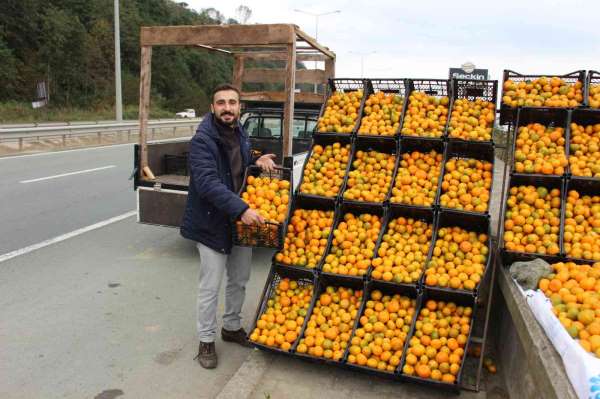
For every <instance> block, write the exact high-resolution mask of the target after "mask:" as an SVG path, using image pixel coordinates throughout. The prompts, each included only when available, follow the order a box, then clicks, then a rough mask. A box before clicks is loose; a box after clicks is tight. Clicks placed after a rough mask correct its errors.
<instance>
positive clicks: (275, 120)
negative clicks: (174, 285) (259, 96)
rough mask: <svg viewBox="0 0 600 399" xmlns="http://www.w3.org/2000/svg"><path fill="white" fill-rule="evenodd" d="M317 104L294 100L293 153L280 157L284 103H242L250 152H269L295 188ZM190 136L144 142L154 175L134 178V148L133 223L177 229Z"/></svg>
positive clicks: (186, 178) (185, 185) (136, 161)
mask: <svg viewBox="0 0 600 399" xmlns="http://www.w3.org/2000/svg"><path fill="white" fill-rule="evenodd" d="M319 109H320V104H309V103H306V104H297V105H296V107H295V109H294V123H293V135H294V137H293V146H292V152H293V157H290V158H286V159H283V157H282V134H281V133H282V120H283V104H282V103H274V102H251V103H250V102H247V103H244V107H243V110H242V113H241V116H240V122H241V123H242V126H244V129H245V130H246V132H247V133H248V135H249V137H250V143H251V146H252V150H253V151H256V152H257V153H260V154H268V153H274V154H276V155H277V159H276V162H277V163H278V164H283V165H284V166H286V167H291V168H293V175H292V176H293V184H294V189H295V188H296V186H297V185H298V183H299V179H300V175H301V173H302V167H303V165H304V160H305V158H306V155H307V153H308V149H309V147H310V142H311V137H312V131H313V130H314V127H315V125H316V123H317V118H318V115H319ZM188 147H189V138H184V139H173V140H169V141H160V142H149V143H148V166H149V167H150V169H151V170H152V171H153V173H154V175H155V176H156V178H155V179H154V180H153V181H151V182H150V181H143V180H141V179H139V177H138V176H139V173H137V170H138V167H139V164H140V163H139V145H138V144H136V145H135V148H134V172H135V173H134V176H135V177H134V190H136V191H137V196H136V197H137V210H138V222H140V223H146V224H153V225H161V226H169V227H179V225H180V222H181V218H182V216H183V211H184V209H185V203H186V199H187V190H188V184H189V171H188V164H187V151H188Z"/></svg>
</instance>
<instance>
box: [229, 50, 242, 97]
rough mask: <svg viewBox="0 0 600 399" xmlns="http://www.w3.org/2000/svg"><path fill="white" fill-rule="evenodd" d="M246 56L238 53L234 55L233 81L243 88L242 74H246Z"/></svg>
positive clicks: (239, 87) (240, 88) (236, 85)
mask: <svg viewBox="0 0 600 399" xmlns="http://www.w3.org/2000/svg"><path fill="white" fill-rule="evenodd" d="M244 58H245V57H244V56H243V55H239V54H236V55H234V56H233V78H232V79H231V83H232V84H233V85H234V86H235V87H237V88H238V89H239V90H242V76H243V75H244Z"/></svg>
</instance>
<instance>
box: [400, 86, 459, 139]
mask: <svg viewBox="0 0 600 399" xmlns="http://www.w3.org/2000/svg"><path fill="white" fill-rule="evenodd" d="M448 103H449V100H448V97H446V96H443V97H435V96H429V95H427V94H425V93H423V92H420V91H413V92H412V93H411V94H410V96H409V97H408V108H407V109H406V115H405V116H404V121H403V122H402V134H403V135H405V136H419V137H442V135H443V134H444V129H445V127H446V122H447V120H448Z"/></svg>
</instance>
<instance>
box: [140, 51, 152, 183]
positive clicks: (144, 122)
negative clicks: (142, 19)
mask: <svg viewBox="0 0 600 399" xmlns="http://www.w3.org/2000/svg"><path fill="white" fill-rule="evenodd" d="M151 65H152V47H150V46H143V47H142V55H141V61H140V106H139V118H140V170H139V171H138V173H139V174H140V177H141V178H144V169H146V168H147V167H148V143H147V140H146V135H147V132H148V117H149V114H150V77H151V72H152V70H151ZM146 173H147V172H146ZM151 174H152V172H150V175H151Z"/></svg>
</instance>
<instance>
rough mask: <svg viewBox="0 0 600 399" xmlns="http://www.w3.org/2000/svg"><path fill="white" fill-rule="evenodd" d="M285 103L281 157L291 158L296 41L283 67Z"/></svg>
mask: <svg viewBox="0 0 600 399" xmlns="http://www.w3.org/2000/svg"><path fill="white" fill-rule="evenodd" d="M285 74H286V76H285V103H284V105H283V155H282V157H291V156H292V148H293V140H292V139H293V138H294V134H293V133H294V132H293V124H294V100H295V98H294V90H295V88H296V41H293V42H292V43H291V44H289V45H288V59H287V63H286V66H285Z"/></svg>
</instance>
